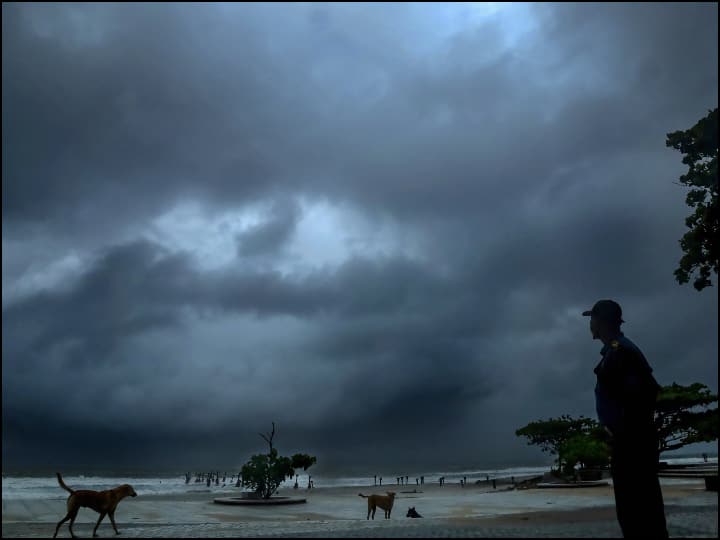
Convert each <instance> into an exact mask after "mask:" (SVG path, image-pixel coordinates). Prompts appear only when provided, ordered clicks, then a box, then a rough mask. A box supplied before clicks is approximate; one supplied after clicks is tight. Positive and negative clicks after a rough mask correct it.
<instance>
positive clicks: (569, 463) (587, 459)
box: [559, 425, 610, 474]
mask: <svg viewBox="0 0 720 540" xmlns="http://www.w3.org/2000/svg"><path fill="white" fill-rule="evenodd" d="M559 449H560V452H562V455H563V457H564V460H565V462H564V466H563V472H564V473H566V474H573V472H574V469H575V465H577V464H578V463H579V464H580V467H581V468H583V469H584V468H587V467H606V466H607V465H609V463H610V446H608V443H607V442H606V436H605V430H603V429H602V428H601V427H600V426H599V425H597V426H596V427H594V428H593V429H592V430H591V431H590V432H588V433H577V434H575V435H573V436H572V437H570V438H569V439H567V440H566V441H564V442H562V443H561V444H560V448H559Z"/></svg>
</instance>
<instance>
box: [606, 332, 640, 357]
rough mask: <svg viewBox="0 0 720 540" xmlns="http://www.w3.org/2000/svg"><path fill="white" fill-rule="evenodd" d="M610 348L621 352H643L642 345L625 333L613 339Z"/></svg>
mask: <svg viewBox="0 0 720 540" xmlns="http://www.w3.org/2000/svg"><path fill="white" fill-rule="evenodd" d="M610 348H611V349H612V350H613V351H617V352H621V353H623V352H624V353H628V352H630V353H636V354H637V353H640V354H642V351H640V347H638V346H637V345H635V343H633V342H632V341H631V340H630V339H628V338H627V337H625V336H624V335H620V336H618V337H617V338H615V339H613V340H612V341H611V342H610Z"/></svg>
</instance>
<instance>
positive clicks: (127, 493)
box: [120, 484, 137, 497]
mask: <svg viewBox="0 0 720 540" xmlns="http://www.w3.org/2000/svg"><path fill="white" fill-rule="evenodd" d="M120 493H122V496H123V497H137V493H135V490H134V489H133V487H132V486H131V485H130V484H123V485H122V486H120Z"/></svg>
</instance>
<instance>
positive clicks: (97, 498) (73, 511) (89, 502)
mask: <svg viewBox="0 0 720 540" xmlns="http://www.w3.org/2000/svg"><path fill="white" fill-rule="evenodd" d="M55 474H57V478H58V482H60V487H62V488H63V489H64V490H67V491H69V492H70V496H69V497H68V500H67V515H66V516H65V517H64V518H63V519H62V520H60V523H58V524H57V527H55V534H54V535H53V538H55V537H56V536H57V533H58V530H59V529H60V525H62V524H63V523H65V522H66V521H67V520H68V519H69V520H70V525H69V526H68V528H69V529H70V535H71V536H72V537H73V538H75V533H73V530H72V526H73V523H75V518H76V517H77V513H78V510H80V508H81V507H83V506H85V507H87V508H92V509H93V510H95V511H96V512H98V513H99V514H100V519H98V521H97V523H96V524H95V528H94V529H93V536H97V528H98V526H99V525H100V522H101V521H102V520H103V518H104V517H105V515H108V516H110V522H111V523H112V526H113V529H115V534H120V531H118V529H117V526H116V525H115V508H117V505H118V503H119V502H120V501H122V500H123V499H124V498H125V497H128V496H129V497H137V493H135V490H134V489H133V488H132V486H131V485H129V484H123V485H122V486H118V487H116V488H113V489H107V490H105V491H92V490H90V489H79V490H77V491H76V490H73V489H70V488H69V487H67V486H66V485H65V482H63V479H62V476H60V473H55Z"/></svg>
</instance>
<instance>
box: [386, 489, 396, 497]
mask: <svg viewBox="0 0 720 540" xmlns="http://www.w3.org/2000/svg"><path fill="white" fill-rule="evenodd" d="M385 493H387V494H388V497H390V498H391V499H394V498H395V492H394V491H386V492H385Z"/></svg>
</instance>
